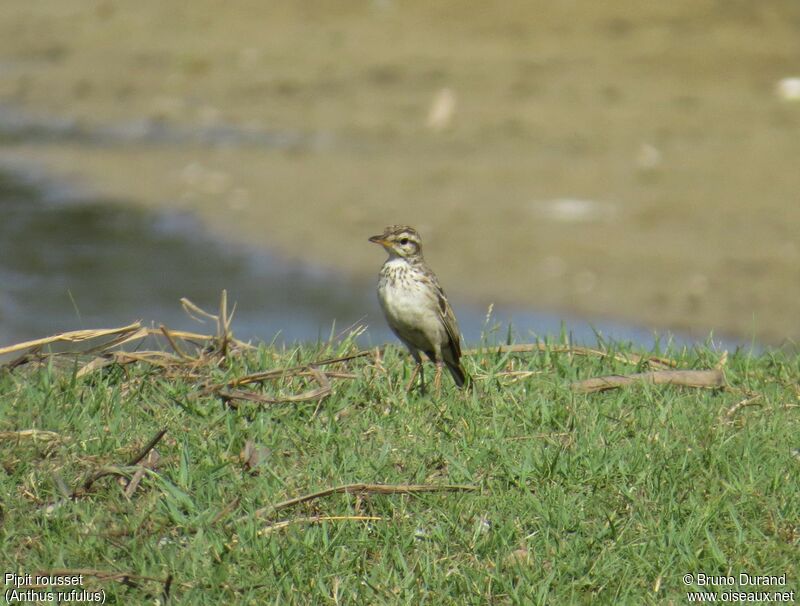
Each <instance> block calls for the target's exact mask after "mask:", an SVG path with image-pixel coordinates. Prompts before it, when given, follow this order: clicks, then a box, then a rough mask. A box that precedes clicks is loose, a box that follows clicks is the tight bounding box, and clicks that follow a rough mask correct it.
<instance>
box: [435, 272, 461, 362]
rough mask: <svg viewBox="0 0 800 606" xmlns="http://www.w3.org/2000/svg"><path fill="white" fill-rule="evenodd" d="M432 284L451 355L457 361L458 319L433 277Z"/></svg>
mask: <svg viewBox="0 0 800 606" xmlns="http://www.w3.org/2000/svg"><path fill="white" fill-rule="evenodd" d="M433 284H434V286H435V287H436V302H437V304H438V308H439V319H440V320H441V321H442V324H444V329H445V330H446V331H447V337H448V340H449V341H450V347H451V348H452V350H453V355H454V357H455V359H456V362H458V359H459V358H460V357H461V331H460V330H459V328H458V320H456V314H455V313H453V308H452V307H450V303H449V302H448V301H447V296H446V295H445V294H444V290H443V289H442V287H441V286H440V285H439V281H438V280H436V279H435V278H434V280H433Z"/></svg>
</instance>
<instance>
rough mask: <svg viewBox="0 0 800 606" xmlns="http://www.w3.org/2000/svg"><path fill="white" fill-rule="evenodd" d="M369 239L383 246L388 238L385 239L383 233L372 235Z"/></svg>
mask: <svg viewBox="0 0 800 606" xmlns="http://www.w3.org/2000/svg"><path fill="white" fill-rule="evenodd" d="M369 241H370V242H372V243H374V244H380V245H382V246H385V245H386V240H384V239H383V234H381V235H380V236H372V237H371V238H370V239H369Z"/></svg>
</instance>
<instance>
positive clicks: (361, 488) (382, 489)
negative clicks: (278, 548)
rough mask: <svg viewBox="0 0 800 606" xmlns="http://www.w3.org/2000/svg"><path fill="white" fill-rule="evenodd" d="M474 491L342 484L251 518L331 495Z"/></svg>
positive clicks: (460, 486) (467, 489) (464, 486)
mask: <svg viewBox="0 0 800 606" xmlns="http://www.w3.org/2000/svg"><path fill="white" fill-rule="evenodd" d="M475 490H478V487H477V486H471V485H468V484H439V485H437V484H365V483H357V484H344V485H342V486H335V487H333V488H326V489H325V490H320V491H318V492H312V493H310V494H307V495H303V496H301V497H295V498H293V499H289V500H287V501H281V502H280V503H276V504H275V505H270V506H268V507H262V508H261V509H258V510H256V511H255V512H253V513H252V514H251V515H252V517H256V518H260V517H263V516H264V515H265V514H267V513H275V512H276V511H279V510H281V509H285V508H287V507H292V506H293V505H299V504H300V503H306V502H308V501H313V500H315V499H320V498H322V497H327V496H330V495H332V494H365V493H371V494H417V493H422V492H461V491H463V492H471V491H475ZM250 517H251V516H250V515H248V516H245V517H243V518H240V519H239V520H238V521H239V522H241V521H244V520H247V519H248V518H250Z"/></svg>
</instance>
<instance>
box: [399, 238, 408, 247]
mask: <svg viewBox="0 0 800 606" xmlns="http://www.w3.org/2000/svg"><path fill="white" fill-rule="evenodd" d="M406 244H408V238H400V245H401V246H405V245H406Z"/></svg>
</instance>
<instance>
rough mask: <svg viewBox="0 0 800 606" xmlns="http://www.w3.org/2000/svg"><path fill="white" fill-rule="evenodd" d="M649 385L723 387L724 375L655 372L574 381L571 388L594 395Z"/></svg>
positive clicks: (688, 371) (708, 371)
mask: <svg viewBox="0 0 800 606" xmlns="http://www.w3.org/2000/svg"><path fill="white" fill-rule="evenodd" d="M637 382H638V383H651V384H653V385H681V386H683V387H705V388H719V387H725V385H726V382H725V375H724V373H723V372H722V371H721V370H719V369H714V370H657V371H653V372H640V373H636V374H632V375H608V376H605V377H593V378H591V379H584V380H583V381H575V382H574V383H572V385H571V387H572V389H573V390H574V391H576V392H578V393H594V392H597V391H605V390H607V389H617V388H619V387H623V386H625V385H630V384H631V383H637Z"/></svg>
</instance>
